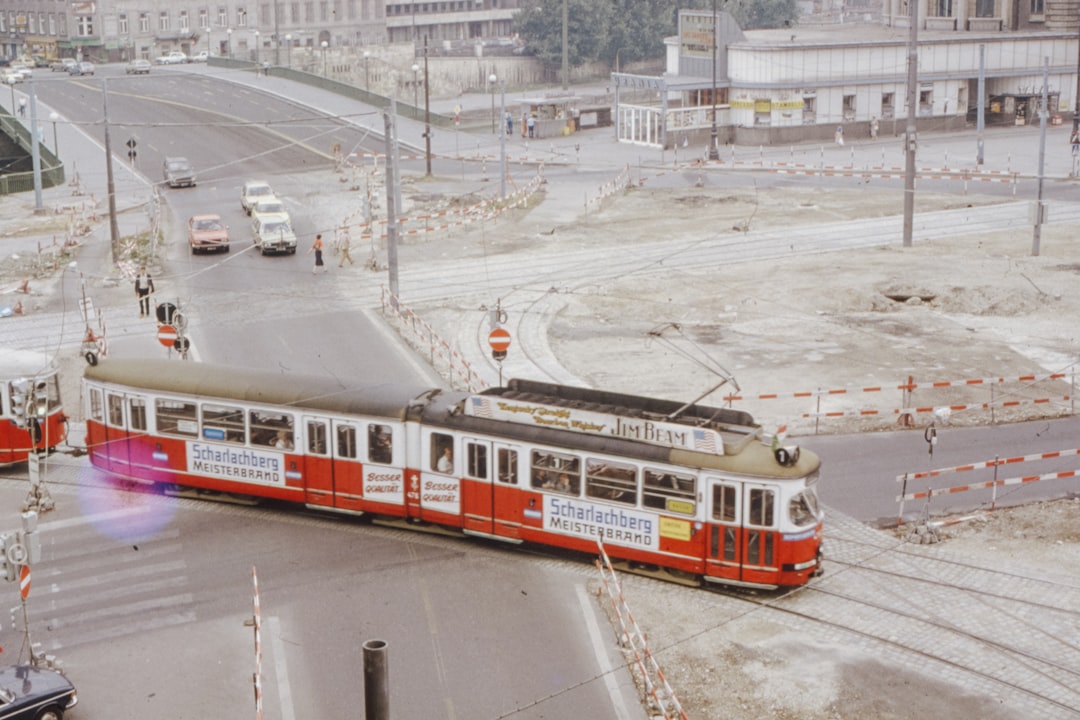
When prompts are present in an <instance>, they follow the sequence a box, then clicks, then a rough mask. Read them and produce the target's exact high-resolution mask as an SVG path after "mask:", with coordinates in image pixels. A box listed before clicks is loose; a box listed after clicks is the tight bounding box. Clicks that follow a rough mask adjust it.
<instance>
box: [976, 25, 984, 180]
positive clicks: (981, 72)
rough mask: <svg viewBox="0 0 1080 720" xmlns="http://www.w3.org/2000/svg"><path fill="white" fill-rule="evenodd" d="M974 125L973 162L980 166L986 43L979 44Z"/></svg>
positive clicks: (981, 159) (981, 162) (981, 158)
mask: <svg viewBox="0 0 1080 720" xmlns="http://www.w3.org/2000/svg"><path fill="white" fill-rule="evenodd" d="M976 103H977V104H978V110H976V117H977V122H976V127H977V128H978V130H977V132H978V141H977V145H976V149H975V164H976V165H978V166H979V167H980V168H981V167H982V164H983V130H984V129H985V128H986V45H984V44H981V43H980V44H979V97H978V99H977V100H976Z"/></svg>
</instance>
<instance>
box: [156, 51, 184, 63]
mask: <svg viewBox="0 0 1080 720" xmlns="http://www.w3.org/2000/svg"><path fill="white" fill-rule="evenodd" d="M154 62H155V63H157V64H158V65H182V64H184V63H186V62H187V55H185V54H184V53H182V52H180V51H179V50H171V51H169V52H168V53H166V54H164V55H162V56H161V57H159V58H157V59H156V60H154Z"/></svg>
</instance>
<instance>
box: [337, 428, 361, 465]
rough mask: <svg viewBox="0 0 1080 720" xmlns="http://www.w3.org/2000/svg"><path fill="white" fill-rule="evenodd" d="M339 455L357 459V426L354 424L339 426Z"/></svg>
mask: <svg viewBox="0 0 1080 720" xmlns="http://www.w3.org/2000/svg"><path fill="white" fill-rule="evenodd" d="M337 456H338V457H340V458H346V459H348V460H355V459H356V428H355V427H353V426H352V425H338V426H337Z"/></svg>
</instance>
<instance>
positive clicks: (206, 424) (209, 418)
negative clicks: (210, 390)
mask: <svg viewBox="0 0 1080 720" xmlns="http://www.w3.org/2000/svg"><path fill="white" fill-rule="evenodd" d="M202 434H203V437H204V438H206V439H207V440H224V441H225V442H231V443H243V442H245V441H246V440H247V432H246V431H245V429H244V411H243V410H241V409H240V408H238V407H232V406H229V405H216V404H213V403H204V404H203V406H202Z"/></svg>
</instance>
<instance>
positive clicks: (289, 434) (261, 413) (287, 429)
mask: <svg viewBox="0 0 1080 720" xmlns="http://www.w3.org/2000/svg"><path fill="white" fill-rule="evenodd" d="M248 427H249V428H250V431H251V444H252V445H263V446H265V447H272V448H277V449H278V450H292V449H293V448H294V447H296V439H295V433H294V431H293V416H292V415H289V414H287V413H279V412H270V411H268V410H252V411H251V412H249V413H248Z"/></svg>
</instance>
